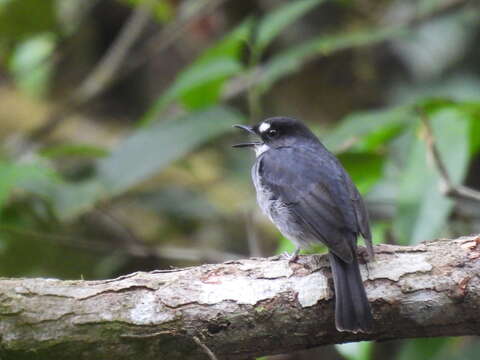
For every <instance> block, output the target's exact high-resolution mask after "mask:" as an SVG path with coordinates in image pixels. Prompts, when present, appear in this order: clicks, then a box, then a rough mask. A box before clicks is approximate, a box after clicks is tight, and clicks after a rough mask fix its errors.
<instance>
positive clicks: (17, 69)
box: [9, 33, 56, 96]
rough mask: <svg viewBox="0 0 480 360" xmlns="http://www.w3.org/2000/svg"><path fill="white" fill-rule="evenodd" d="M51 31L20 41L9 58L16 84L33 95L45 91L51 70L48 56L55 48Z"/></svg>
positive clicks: (38, 94)
mask: <svg viewBox="0 0 480 360" xmlns="http://www.w3.org/2000/svg"><path fill="white" fill-rule="evenodd" d="M55 44H56V39H55V36H54V35H53V34H52V33H44V34H41V35H37V36H34V37H31V38H28V39H26V40H25V41H23V42H21V43H20V44H19V45H18V46H17V47H16V48H15V50H14V51H13V54H12V56H11V58H10V64H9V65H10V70H11V72H12V74H13V78H14V80H15V83H16V85H17V86H18V87H19V88H20V89H22V90H24V91H25V92H27V93H29V94H30V95H33V96H41V95H43V94H44V93H45V91H46V90H47V86H48V81H49V79H50V74H51V71H52V64H51V62H49V61H47V60H48V57H49V56H50V55H51V54H52V52H53V50H54V49H55Z"/></svg>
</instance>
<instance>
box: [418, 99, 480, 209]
mask: <svg viewBox="0 0 480 360" xmlns="http://www.w3.org/2000/svg"><path fill="white" fill-rule="evenodd" d="M417 111H418V113H419V114H420V118H421V120H422V123H423V126H424V128H425V140H426V142H427V147H428V154H429V156H430V158H431V159H432V161H433V164H434V166H435V168H436V169H437V171H438V174H439V176H440V180H441V191H442V192H443V194H445V195H446V196H448V197H451V198H453V199H463V200H472V201H480V191H476V190H474V189H471V188H469V187H466V186H463V185H455V184H454V183H453V181H452V179H451V177H450V174H449V173H448V170H447V167H446V166H445V164H444V162H443V160H442V156H441V155H440V151H438V148H437V145H436V143H435V136H434V135H433V130H432V127H431V126H430V120H429V118H428V116H427V114H426V113H425V111H423V110H422V109H420V108H417Z"/></svg>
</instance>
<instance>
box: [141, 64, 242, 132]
mask: <svg viewBox="0 0 480 360" xmlns="http://www.w3.org/2000/svg"><path fill="white" fill-rule="evenodd" d="M240 70H241V65H240V64H239V62H238V61H236V60H234V59H231V58H225V57H224V58H217V59H213V60H212V61H210V62H207V63H203V62H202V63H198V64H192V65H191V66H190V67H188V68H187V69H185V70H183V71H182V72H181V73H180V75H178V77H177V79H176V80H175V83H174V84H173V85H172V86H171V87H170V88H169V89H168V90H167V91H166V92H165V93H164V94H163V95H162V96H160V98H159V99H158V100H157V101H156V102H155V104H154V105H153V107H152V108H151V110H149V112H148V114H147V115H146V118H145V119H144V120H143V121H142V122H143V123H149V122H151V121H152V120H154V118H155V117H156V116H157V115H158V114H159V113H160V112H161V111H162V110H163V109H164V108H165V106H166V105H168V104H170V103H171V102H172V101H174V100H178V99H179V98H181V97H184V98H186V99H189V98H191V97H192V96H193V97H194V96H195V93H198V95H202V96H200V98H201V99H203V102H202V103H201V105H206V104H211V103H213V102H215V101H216V99H217V98H218V95H219V93H220V86H218V85H221V83H222V80H224V79H226V78H227V77H229V76H231V75H234V74H236V73H238V72H239V71H240ZM217 80H220V81H221V82H220V84H215V85H216V86H215V88H214V89H212V91H211V92H210V93H209V92H204V91H200V90H204V88H202V87H203V86H205V85H206V84H209V83H212V82H217ZM192 93H193V94H192ZM206 95H207V97H208V101H205V100H206V99H207V98H206V97H205V96H206ZM186 103H187V104H190V105H191V106H189V107H190V108H194V107H195V100H193V101H192V100H190V101H188V100H187V101H186ZM196 107H200V106H199V105H198V104H197V106H196Z"/></svg>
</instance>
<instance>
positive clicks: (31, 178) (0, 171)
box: [0, 162, 56, 209]
mask: <svg viewBox="0 0 480 360" xmlns="http://www.w3.org/2000/svg"><path fill="white" fill-rule="evenodd" d="M54 178H56V175H55V173H54V172H53V171H52V170H51V169H48V168H45V167H42V166H40V165H37V164H14V163H7V162H0V209H1V208H2V207H3V206H4V204H5V202H6V201H7V199H8V197H9V195H10V194H11V192H12V191H13V190H14V189H22V188H23V189H25V188H27V187H28V186H27V185H26V184H27V182H43V181H51V180H52V179H54Z"/></svg>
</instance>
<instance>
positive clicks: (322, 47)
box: [258, 27, 406, 93]
mask: <svg viewBox="0 0 480 360" xmlns="http://www.w3.org/2000/svg"><path fill="white" fill-rule="evenodd" d="M405 33H406V30H404V29H401V28H395V27H389V28H379V29H367V30H362V31H354V32H351V33H346V34H341V35H330V36H323V35H322V36H320V37H317V38H314V39H312V40H308V41H306V42H304V43H303V44H300V45H298V46H295V47H291V48H289V50H287V51H285V52H284V53H281V54H279V55H277V56H276V57H274V58H273V59H272V60H270V61H269V62H268V63H267V64H265V66H264V67H263V71H262V72H261V74H260V76H261V79H260V82H259V85H258V90H259V91H260V92H261V93H265V92H266V91H268V89H270V87H271V86H272V85H273V84H274V83H276V82H277V81H278V80H280V79H282V78H284V77H285V76H288V75H290V74H292V73H294V72H296V71H298V70H300V69H301V67H302V66H303V65H304V64H305V63H306V62H307V61H309V60H311V59H313V58H315V57H317V56H320V55H323V56H326V55H330V54H332V53H334V52H336V51H340V50H344V49H348V48H352V47H360V46H366V45H372V44H376V43H379V42H382V41H384V40H386V39H391V38H394V37H398V36H401V35H404V34H405Z"/></svg>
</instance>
